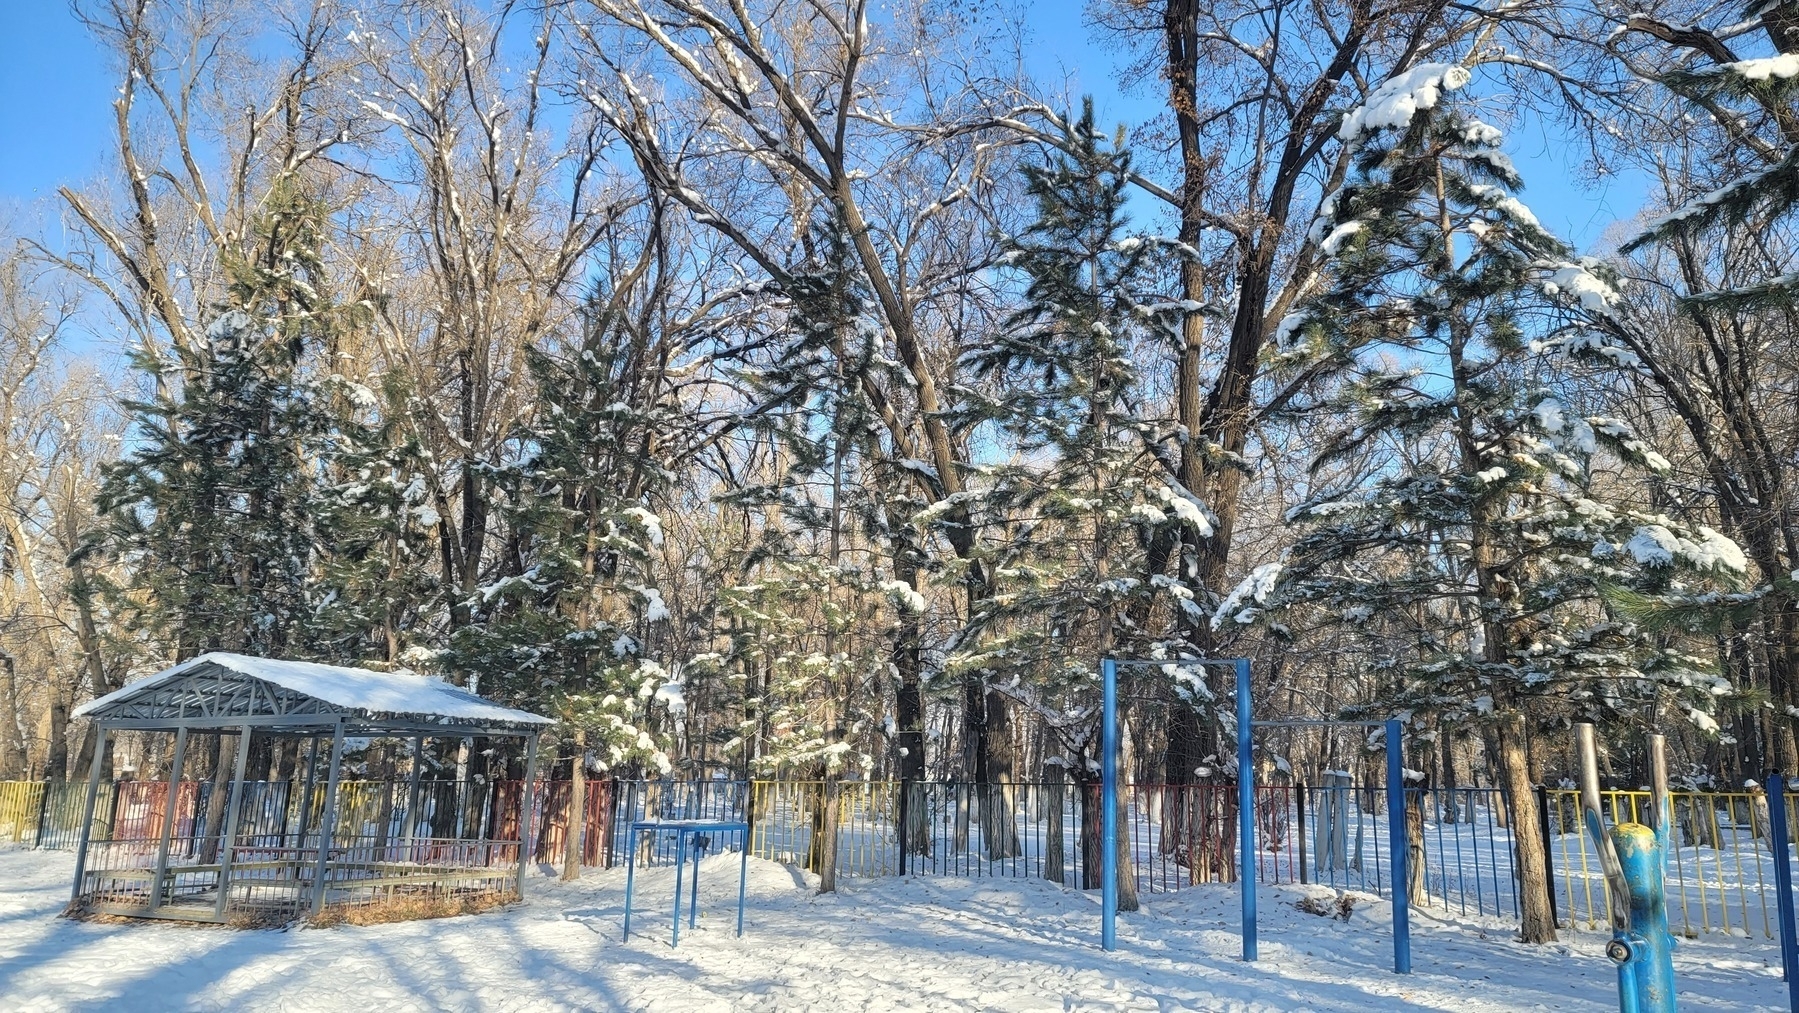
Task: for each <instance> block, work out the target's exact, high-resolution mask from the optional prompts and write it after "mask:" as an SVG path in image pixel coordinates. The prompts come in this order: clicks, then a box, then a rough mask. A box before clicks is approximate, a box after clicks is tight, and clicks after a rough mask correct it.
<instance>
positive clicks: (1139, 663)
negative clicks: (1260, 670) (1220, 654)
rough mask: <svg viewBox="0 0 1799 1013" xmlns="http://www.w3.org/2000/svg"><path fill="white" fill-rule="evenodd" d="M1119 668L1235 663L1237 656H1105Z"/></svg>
mask: <svg viewBox="0 0 1799 1013" xmlns="http://www.w3.org/2000/svg"><path fill="white" fill-rule="evenodd" d="M1102 660H1105V661H1110V662H1111V663H1112V664H1114V665H1116V666H1118V667H1119V668H1162V667H1164V666H1166V665H1175V666H1181V667H1190V666H1193V665H1235V664H1236V663H1237V662H1238V660H1239V659H1237V658H1169V659H1166V660H1164V661H1144V660H1141V659H1136V660H1126V659H1124V658H1105V659H1102Z"/></svg>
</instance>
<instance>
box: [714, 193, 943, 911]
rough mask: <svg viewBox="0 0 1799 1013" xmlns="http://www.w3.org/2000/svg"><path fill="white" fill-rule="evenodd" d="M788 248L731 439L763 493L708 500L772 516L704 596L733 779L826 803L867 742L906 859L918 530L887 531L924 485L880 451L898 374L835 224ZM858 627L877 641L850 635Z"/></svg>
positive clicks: (828, 222) (899, 522) (919, 712)
mask: <svg viewBox="0 0 1799 1013" xmlns="http://www.w3.org/2000/svg"><path fill="white" fill-rule="evenodd" d="M802 249H803V255H802V256H801V258H800V260H799V262H798V263H796V264H794V265H793V266H792V267H791V268H790V269H789V270H787V271H786V272H785V273H784V274H783V276H782V277H781V278H780V279H779V280H778V282H777V284H776V285H775V286H774V288H775V293H774V294H775V295H776V299H775V300H774V302H773V304H772V305H771V306H770V309H771V311H772V312H771V315H770V317H769V321H770V326H769V328H768V331H767V334H768V340H769V348H768V352H767V357H766V360H764V361H760V362H758V363H757V364H756V365H755V366H753V367H746V368H744V369H743V370H742V371H741V374H740V375H741V377H742V379H743V381H744V383H745V386H746V388H747V389H748V390H749V391H751V392H752V401H753V403H754V404H755V405H756V409H755V411H754V412H753V413H751V418H749V419H747V420H746V428H747V429H748V430H750V431H753V432H756V433H758V434H759V435H760V437H761V438H762V439H763V440H766V441H767V442H766V446H767V447H768V449H769V455H768V461H767V466H766V467H765V468H763V469H762V471H763V475H764V480H763V481H761V482H756V483H745V484H743V485H742V486H741V487H740V488H738V489H736V490H734V491H732V492H731V493H730V494H729V495H728V496H727V497H726V500H725V501H726V502H727V503H729V504H731V505H733V506H735V507H739V508H745V509H759V510H761V511H764V512H765V515H766V516H770V517H772V518H774V519H775V520H776V523H772V524H768V525H765V527H764V529H763V532H762V539H761V541H760V544H759V545H758V546H756V547H755V548H754V549H753V550H752V551H751V552H749V553H748V554H747V555H746V557H745V558H744V560H743V567H744V569H745V570H746V571H748V573H746V577H747V578H748V579H746V580H745V582H744V583H743V584H741V585H738V586H737V587H733V588H731V589H730V590H729V591H727V592H725V593H724V594H723V595H722V596H721V605H722V606H723V608H724V610H725V612H726V613H727V614H728V615H729V616H731V617H732V621H733V626H734V627H735V628H736V629H738V630H739V631H740V634H739V636H738V637H736V638H735V641H734V644H733V651H732V657H731V659H730V661H729V664H730V667H732V668H734V669H736V670H738V671H740V672H743V673H745V676H746V679H745V682H746V685H745V690H744V692H745V700H746V704H747V706H746V714H745V718H744V732H745V734H744V735H743V737H742V739H741V744H742V745H743V746H744V748H745V758H746V760H747V761H748V763H747V764H746V766H748V767H750V768H751V769H756V770H761V771H771V772H772V771H777V770H786V771H791V772H797V773H800V774H801V775H802V776H805V777H807V778H808V779H816V780H819V781H822V782H823V785H824V791H825V792H826V794H827V795H833V794H834V792H835V791H836V787H835V784H836V782H837V779H838V778H840V777H841V776H842V775H843V774H844V773H845V772H847V771H850V770H859V771H861V772H863V773H864V775H865V776H866V775H867V774H869V773H871V772H872V769H873V765H874V756H873V755H871V753H870V752H869V751H868V750H867V749H866V748H863V744H864V743H867V742H868V741H869V740H870V739H871V738H872V737H873V735H874V730H875V729H882V730H884V731H885V733H886V737H887V739H888V745H889V747H890V748H891V750H892V758H893V760H894V761H895V762H894V766H895V767H897V768H898V773H899V775H900V780H901V782H902V786H903V787H902V792H901V796H900V808H901V812H900V813H899V814H898V815H899V822H900V823H901V824H902V825H903V826H905V827H907V832H908V846H909V847H910V848H911V849H912V851H913V853H915V854H916V853H920V852H921V851H922V850H924V849H926V848H928V847H929V837H928V835H927V830H928V828H927V824H926V823H925V822H924V820H923V818H922V817H923V816H924V811H923V809H922V808H920V807H915V806H913V805H912V804H911V803H912V794H913V792H912V791H911V786H912V785H913V784H916V783H917V782H919V781H921V780H922V779H923V777H924V760H925V756H924V737H923V734H922V732H923V707H922V698H921V688H920V671H919V669H920V658H921V651H920V649H919V638H920V635H921V629H922V626H921V624H922V621H923V618H924V615H925V610H926V602H925V598H924V596H923V595H922V594H921V593H920V592H919V590H918V573H917V569H918V566H917V561H918V559H919V558H920V557H921V556H922V553H920V552H919V550H918V548H917V542H918V533H917V532H916V531H915V530H914V529H913V528H912V527H911V526H910V525H907V524H906V523H904V519H905V518H906V517H908V516H910V513H911V511H910V510H909V509H907V507H908V505H910V504H919V505H922V504H921V500H922V497H921V496H920V495H919V494H918V491H917V487H918V485H919V483H931V482H933V481H934V478H935V472H934V471H933V469H931V468H930V466H929V465H928V464H925V463H923V462H921V461H918V460H916V459H913V458H911V457H910V456H909V455H908V453H907V452H906V450H905V448H903V447H898V446H895V445H894V443H893V437H892V430H891V429H890V428H889V427H888V426H887V425H886V423H885V421H884V418H883V413H895V412H897V411H898V410H899V408H898V407H896V405H895V404H894V403H893V401H892V400H890V398H891V397H892V395H891V394H889V393H888V392H889V391H893V390H895V389H899V385H900V384H901V383H903V380H902V379H901V377H903V376H904V373H903V370H902V369H901V368H900V367H899V364H898V363H896V362H894V361H892V360H891V359H888V358H887V357H886V356H884V355H883V354H882V342H883V339H884V334H883V332H882V330H881V328H880V326H879V324H878V323H877V322H876V318H875V317H874V315H873V313H872V309H871V304H870V303H869V301H868V299H867V295H866V292H865V291H864V290H863V288H862V287H861V285H860V284H859V283H858V280H857V279H858V275H857V273H856V272H855V271H854V270H852V269H851V268H850V258H851V253H850V243H849V240H848V237H847V235H846V233H845V230H844V228H843V225H842V223H841V222H839V221H836V220H834V219H832V218H830V217H826V216H821V217H820V218H819V219H817V220H815V221H814V222H812V223H811V226H810V229H809V230H808V232H807V234H806V237H805V242H804V243H803V245H802ZM858 474H860V475H862V476H863V479H862V480H861V481H857V480H856V476H857V475H858ZM846 479H847V480H846ZM871 627H872V628H877V629H882V630H883V631H884V633H885V634H886V636H884V637H870V636H866V635H862V634H861V633H860V630H863V629H867V628H871ZM884 640H885V641H886V642H885V643H883V641H884ZM890 664H891V665H892V667H893V676H895V677H896V678H894V679H893V680H892V682H893V683H895V685H892V686H891V687H890V685H889V678H888V668H889V665H890ZM751 673H754V678H753V680H752V679H751V678H749V676H750V674H751ZM752 683H753V684H752ZM890 692H891V693H892V703H891V704H890V701H889V693H890ZM890 708H891V709H890ZM895 711H897V713H898V716H897V718H896V717H895V716H894V712H895ZM836 813H837V808H836V807H834V806H832V805H829V804H826V805H820V806H816V807H814V808H813V811H812V817H813V830H814V834H813V838H812V839H813V841H814V842H815V845H816V846H815V847H814V848H813V850H812V852H811V853H810V854H809V856H808V860H807V864H808V867H810V868H812V869H814V871H817V872H818V873H819V878H820V882H819V889H820V891H821V892H829V891H831V890H833V889H835V863H834V856H833V854H832V853H831V849H832V848H834V846H835V840H836V834H835V819H836Z"/></svg>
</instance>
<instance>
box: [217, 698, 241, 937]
mask: <svg viewBox="0 0 1799 1013" xmlns="http://www.w3.org/2000/svg"><path fill="white" fill-rule="evenodd" d="M249 762H250V726H249V725H244V726H243V727H242V728H240V729H238V732H237V763H235V764H234V765H233V766H232V768H231V801H230V802H229V803H227V804H226V806H225V840H224V841H223V842H222V843H221V844H220V845H219V896H218V899H217V900H215V901H213V905H212V916H213V917H214V918H217V919H218V920H220V921H224V920H225V898H226V896H227V895H228V894H229V892H230V890H231V848H232V846H233V845H235V844H236V843H237V814H238V811H239V809H240V808H241V806H242V805H243V801H244V767H245V766H246V765H247V764H248V763H249Z"/></svg>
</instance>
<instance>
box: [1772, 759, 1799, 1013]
mask: <svg viewBox="0 0 1799 1013" xmlns="http://www.w3.org/2000/svg"><path fill="white" fill-rule="evenodd" d="M1764 780H1765V781H1767V783H1768V823H1769V827H1768V829H1769V830H1770V831H1774V828H1775V827H1778V828H1779V830H1778V831H1774V832H1772V833H1769V834H1768V844H1769V845H1770V847H1771V849H1772V850H1773V852H1774V890H1775V906H1776V908H1777V909H1778V913H1779V915H1780V968H1781V977H1783V978H1785V979H1786V983H1787V1008H1788V1009H1791V1010H1794V1011H1799V966H1795V965H1799V940H1796V939H1795V938H1794V931H1793V929H1794V926H1793V867H1792V865H1790V864H1789V862H1790V853H1789V851H1788V845H1787V802H1786V777H1785V776H1784V775H1781V774H1778V773H1773V774H1769V775H1768V776H1767V777H1766V778H1764Z"/></svg>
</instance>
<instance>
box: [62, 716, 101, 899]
mask: <svg viewBox="0 0 1799 1013" xmlns="http://www.w3.org/2000/svg"><path fill="white" fill-rule="evenodd" d="M108 731H109V729H107V727H106V725H105V724H101V725H100V727H99V729H98V732H97V734H96V735H95V738H94V761H93V762H92V763H90V764H88V768H87V802H86V804H84V805H83V806H82V808H81V842H80V843H79V844H77V845H76V846H75V889H74V891H73V892H71V893H70V894H69V902H70V903H71V904H72V903H74V902H75V901H78V900H80V899H81V877H82V876H84V875H86V874H87V844H88V838H89V837H91V836H93V832H94V800H95V799H96V798H97V797H98V796H99V794H100V767H101V765H102V764H103V763H105V762H106V736H107V733H108Z"/></svg>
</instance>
